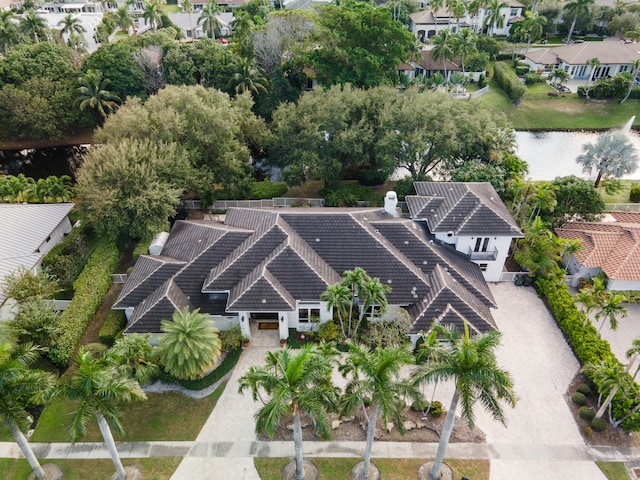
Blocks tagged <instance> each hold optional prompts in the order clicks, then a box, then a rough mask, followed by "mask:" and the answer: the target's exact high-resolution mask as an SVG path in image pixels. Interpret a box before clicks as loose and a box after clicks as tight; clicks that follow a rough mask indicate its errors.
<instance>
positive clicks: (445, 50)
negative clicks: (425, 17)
mask: <svg viewBox="0 0 640 480" xmlns="http://www.w3.org/2000/svg"><path fill="white" fill-rule="evenodd" d="M432 40H433V45H434V47H433V49H432V50H431V58H433V59H434V60H435V61H436V62H437V61H439V60H442V66H443V67H444V78H445V79H447V80H448V76H447V60H451V59H452V58H453V55H454V51H455V50H454V49H455V47H454V35H452V34H451V32H449V30H441V31H440V32H439V33H438V34H436V35H435V36H434V37H433V39H432Z"/></svg>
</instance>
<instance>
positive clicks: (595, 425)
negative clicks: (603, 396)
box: [591, 417, 607, 432]
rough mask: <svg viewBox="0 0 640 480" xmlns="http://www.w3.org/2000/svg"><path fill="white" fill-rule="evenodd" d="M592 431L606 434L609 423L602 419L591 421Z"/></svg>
mask: <svg viewBox="0 0 640 480" xmlns="http://www.w3.org/2000/svg"><path fill="white" fill-rule="evenodd" d="M591 429H592V430H593V431H594V432H604V431H605V430H606V429H607V421H606V420H605V419H604V418H602V417H600V418H594V419H593V420H591Z"/></svg>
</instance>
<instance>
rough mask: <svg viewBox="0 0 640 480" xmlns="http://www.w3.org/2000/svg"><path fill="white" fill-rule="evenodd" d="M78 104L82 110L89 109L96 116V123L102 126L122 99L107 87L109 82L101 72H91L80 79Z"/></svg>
mask: <svg viewBox="0 0 640 480" xmlns="http://www.w3.org/2000/svg"><path fill="white" fill-rule="evenodd" d="M78 83H79V85H80V86H79V87H78V98H77V100H76V101H77V102H78V105H79V106H80V110H84V109H85V108H87V107H89V108H91V109H92V111H93V112H94V115H95V116H96V123H97V124H98V125H102V124H103V123H104V121H105V119H106V118H107V115H108V114H109V112H111V111H113V110H115V109H116V108H117V107H118V103H119V102H120V97H118V96H117V95H114V94H113V93H111V92H110V91H109V90H107V87H108V86H109V80H108V79H106V78H103V77H102V72H101V71H99V70H89V71H87V73H86V74H85V75H84V76H82V77H80V78H79V79H78Z"/></svg>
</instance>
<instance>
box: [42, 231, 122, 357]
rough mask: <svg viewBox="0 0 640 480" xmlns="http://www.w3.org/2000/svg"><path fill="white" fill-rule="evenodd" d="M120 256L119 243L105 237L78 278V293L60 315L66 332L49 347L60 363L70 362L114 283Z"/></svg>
mask: <svg viewBox="0 0 640 480" xmlns="http://www.w3.org/2000/svg"><path fill="white" fill-rule="evenodd" d="M119 258H120V251H119V250H118V248H117V247H116V245H115V243H113V242H109V241H107V240H106V239H103V240H101V241H100V242H99V244H98V246H97V248H96V249H95V251H94V252H93V253H92V254H91V257H90V258H89V261H88V262H87V265H86V266H85V267H84V269H83V270H82V273H81V274H80V276H79V277H78V279H77V280H76V281H75V282H74V284H73V288H74V290H75V295H74V296H73V300H72V301H71V303H70V304H69V307H67V309H66V310H65V311H64V312H63V314H62V317H61V318H60V329H61V330H62V333H61V335H60V338H59V339H58V342H56V344H55V345H53V347H52V348H51V350H50V351H49V358H50V359H51V361H52V362H53V363H55V364H56V365H58V366H65V365H68V364H69V361H70V360H71V357H72V356H73V354H74V353H75V351H76V349H77V348H78V343H79V342H80V338H82V335H83V334H84V331H85V330H86V329H87V326H88V325H89V323H90V322H91V320H92V319H93V316H94V315H95V313H96V312H97V311H98V308H100V305H101V304H102V302H103V301H104V298H105V297H106V295H107V292H108V291H109V288H110V287H111V274H112V273H113V272H115V270H116V268H117V267H118V260H119Z"/></svg>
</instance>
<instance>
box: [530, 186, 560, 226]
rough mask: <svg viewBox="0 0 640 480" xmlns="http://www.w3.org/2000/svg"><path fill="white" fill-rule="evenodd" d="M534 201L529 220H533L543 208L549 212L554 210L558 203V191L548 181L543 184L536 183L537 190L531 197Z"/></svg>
mask: <svg viewBox="0 0 640 480" xmlns="http://www.w3.org/2000/svg"><path fill="white" fill-rule="evenodd" d="M530 200H531V202H532V203H533V205H532V209H531V216H530V217H529V222H531V221H532V220H533V219H534V218H535V217H537V216H538V215H539V214H540V211H541V210H547V211H549V212H553V210H554V209H555V208H556V205H557V204H558V201H557V200H556V193H555V191H554V189H553V187H551V185H549V184H548V183H546V182H545V183H542V184H541V185H536V192H535V193H534V194H533V195H532V196H531V198H530Z"/></svg>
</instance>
